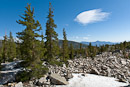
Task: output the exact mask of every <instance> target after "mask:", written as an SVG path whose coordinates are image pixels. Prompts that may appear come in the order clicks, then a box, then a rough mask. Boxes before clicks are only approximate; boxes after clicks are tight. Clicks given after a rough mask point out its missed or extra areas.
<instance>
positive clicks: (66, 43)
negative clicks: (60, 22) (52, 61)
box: [62, 29, 69, 61]
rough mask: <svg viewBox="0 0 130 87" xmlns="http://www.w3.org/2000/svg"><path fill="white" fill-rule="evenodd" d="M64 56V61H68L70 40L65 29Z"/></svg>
mask: <svg viewBox="0 0 130 87" xmlns="http://www.w3.org/2000/svg"><path fill="white" fill-rule="evenodd" d="M62 56H63V61H66V60H68V59H69V52H68V40H67V37H66V32H65V29H63V44H62Z"/></svg>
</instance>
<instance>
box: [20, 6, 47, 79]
mask: <svg viewBox="0 0 130 87" xmlns="http://www.w3.org/2000/svg"><path fill="white" fill-rule="evenodd" d="M23 16H24V17H22V16H20V17H21V18H22V19H23V20H19V21H17V23H19V24H22V25H23V26H25V29H24V30H23V31H22V32H18V33H17V37H18V38H19V40H21V43H20V51H21V52H20V53H21V55H22V59H24V60H25V61H26V66H27V67H28V68H30V69H31V70H32V72H31V73H30V74H29V75H28V76H24V77H25V78H27V77H29V76H31V77H36V78H39V77H40V76H42V75H43V74H44V73H45V68H43V66H42V61H41V57H43V55H44V54H41V51H42V52H43V53H44V52H45V51H44V50H43V48H42V47H41V42H40V40H38V38H39V37H43V36H42V35H40V34H39V33H38V32H40V30H42V28H41V24H40V23H39V21H38V20H37V21H35V19H34V9H32V10H31V6H30V4H28V6H27V7H26V10H25V14H23ZM42 43H43V42H42Z"/></svg>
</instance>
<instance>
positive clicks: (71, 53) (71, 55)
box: [69, 43, 74, 59]
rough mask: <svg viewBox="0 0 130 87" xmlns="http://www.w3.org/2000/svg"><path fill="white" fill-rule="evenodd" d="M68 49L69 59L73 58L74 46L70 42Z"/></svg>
mask: <svg viewBox="0 0 130 87" xmlns="http://www.w3.org/2000/svg"><path fill="white" fill-rule="evenodd" d="M69 51H70V53H69V55H70V59H74V47H73V44H72V43H71V44H70V47H69Z"/></svg>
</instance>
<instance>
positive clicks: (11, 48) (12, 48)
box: [8, 32, 16, 61]
mask: <svg viewBox="0 0 130 87" xmlns="http://www.w3.org/2000/svg"><path fill="white" fill-rule="evenodd" d="M8 43H9V48H8V50H9V51H8V57H9V61H13V59H14V58H16V43H15V42H14V38H13V36H12V32H10V37H9V40H8Z"/></svg>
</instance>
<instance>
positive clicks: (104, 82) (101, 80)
mask: <svg viewBox="0 0 130 87" xmlns="http://www.w3.org/2000/svg"><path fill="white" fill-rule="evenodd" d="M73 76H74V77H73V78H72V79H70V80H69V84H68V85H62V86H61V85H59V86H56V87H120V86H127V85H128V83H122V82H118V81H117V79H115V78H112V77H105V76H98V75H93V74H86V76H82V75H81V74H73Z"/></svg>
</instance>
